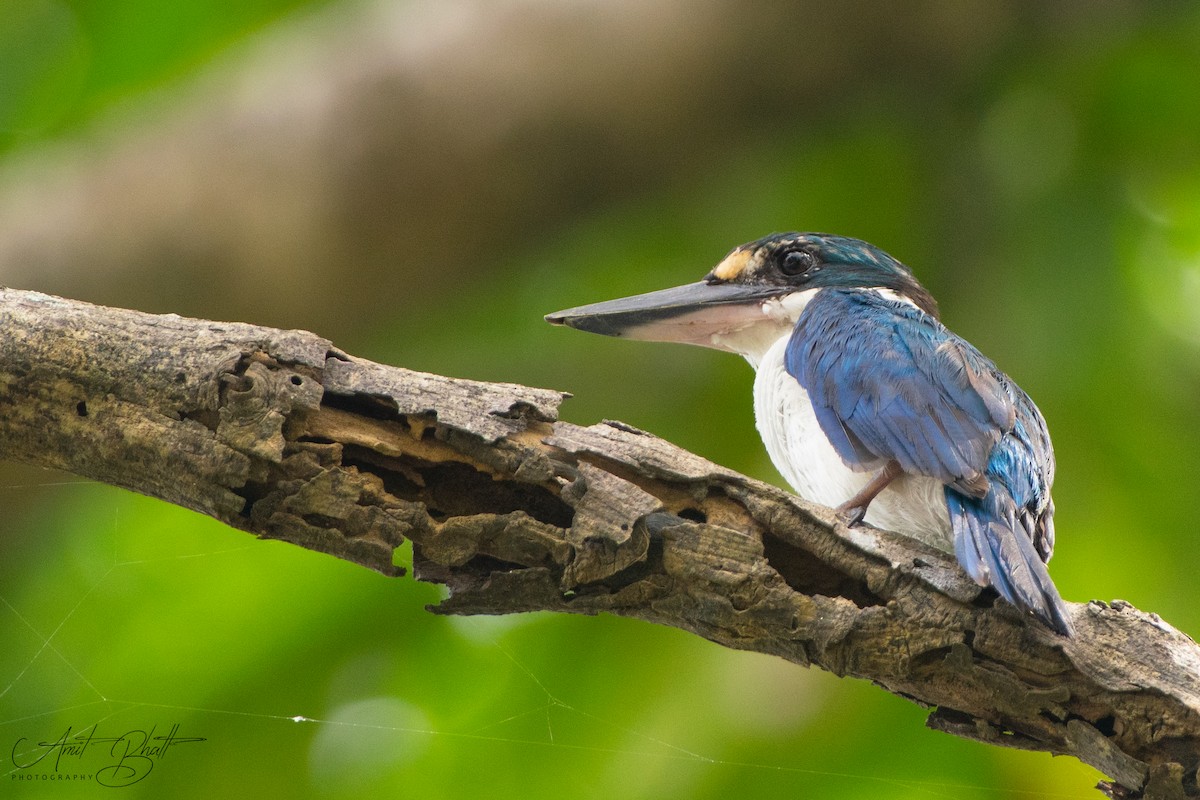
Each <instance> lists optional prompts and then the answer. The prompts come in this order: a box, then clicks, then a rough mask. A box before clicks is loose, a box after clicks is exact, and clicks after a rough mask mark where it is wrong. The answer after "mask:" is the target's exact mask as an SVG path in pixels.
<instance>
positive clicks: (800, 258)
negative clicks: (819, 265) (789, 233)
mask: <svg viewBox="0 0 1200 800" xmlns="http://www.w3.org/2000/svg"><path fill="white" fill-rule="evenodd" d="M816 262H817V259H816V257H815V256H814V255H813V254H812V253H811V252H809V251H808V250H789V251H787V252H786V253H784V254H783V257H782V258H780V259H779V271H780V272H782V273H783V274H784V275H800V274H803V273H805V272H808V271H809V270H810V269H812V268H813V265H814V264H816Z"/></svg>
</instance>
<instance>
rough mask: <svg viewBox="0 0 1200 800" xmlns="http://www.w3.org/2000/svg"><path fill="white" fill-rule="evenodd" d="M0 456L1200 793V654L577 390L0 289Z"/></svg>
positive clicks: (483, 604)
mask: <svg viewBox="0 0 1200 800" xmlns="http://www.w3.org/2000/svg"><path fill="white" fill-rule="evenodd" d="M0 326H2V329H3V331H4V336H3V338H2V341H0V408H2V410H3V413H0V455H3V456H6V457H8V458H12V459H17V460H20V461H25V462H29V463H32V464H37V465H42V466H48V467H55V468H58V469H63V470H67V471H70V472H73V473H76V474H78V475H83V476H86V477H88V478H92V479H94V480H98V481H103V482H105V483H110V484H115V485H118V486H123V487H125V488H128V489H131V490H134V491H137V492H142V493H144V494H147V495H151V496H154V497H158V498H161V499H163V500H166V501H168V502H171V503H176V504H178V505H181V506H184V507H187V508H191V509H194V510H196V511H199V512H201V513H204V514H208V515H210V516H212V517H215V518H217V519H219V520H221V521H223V522H225V523H226V524H228V525H232V526H234V527H237V528H240V529H243V530H246V531H249V532H251V533H254V534H256V535H257V536H259V537H262V538H270V539H283V540H286V541H289V542H292V543H294V544H297V545H299V546H301V547H305V548H308V549H310V550H317V551H320V552H324V553H328V554H330V555H335V556H337V557H339V558H343V559H346V560H348V561H352V562H354V563H357V564H360V565H362V566H365V567H369V568H371V569H374V570H377V571H379V572H381V573H384V574H386V575H399V574H401V572H402V570H401V569H400V568H398V567H397V566H396V565H395V563H394V560H393V552H394V551H395V549H396V548H397V547H398V546H399V545H400V544H401V543H402V542H403V541H404V540H405V539H410V540H411V541H412V543H413V560H414V565H415V570H416V577H417V578H419V579H421V580H425V581H432V582H438V583H443V584H445V585H446V586H447V587H448V588H449V590H450V595H449V597H448V598H447V599H446V600H445V601H443V602H442V603H441V604H440V605H438V606H437V607H435V608H433V609H432V610H433V611H435V612H437V613H443V614H505V613H511V612H517V611H530V610H552V611H563V612H571V613H576V614H596V613H600V612H609V613H613V614H620V615H623V616H629V617H636V618H639V619H645V620H650V621H653V622H658V623H661V624H664V625H671V626H674V627H677V628H682V629H684V630H688V631H691V632H693V633H696V634H698V635H700V636H703V637H705V638H707V639H710V640H712V641H714V642H717V643H719V644H722V645H725V646H727V647H735V648H739V649H745V650H755V651H759V652H764V653H771V654H774V655H777V656H780V657H783V658H786V659H788V660H789V661H792V662H793V663H795V664H798V665H802V666H808V665H813V666H817V667H820V668H822V669H825V670H828V671H830V672H833V673H834V674H836V675H845V676H853V677H857V678H862V679H866V680H870V681H872V682H873V683H875V684H877V685H878V686H880V687H882V688H883V689H886V690H887V691H889V692H892V693H894V694H898V695H900V696H903V697H906V698H908V699H910V700H912V701H913V702H916V703H918V704H920V705H922V706H924V707H926V708H928V709H929V710H930V713H929V718H928V724H929V725H930V726H931V727H934V728H936V729H938V730H943V731H946V732H948V733H953V734H955V735H958V736H963V737H966V738H970V739H976V740H979V741H983V742H987V743H990V744H996V745H1001V746H1006V747H1018V748H1024V749H1030V750H1045V751H1049V752H1052V753H1057V754H1069V755H1072V756H1075V757H1076V758H1078V759H1080V760H1081V761H1084V762H1086V763H1088V764H1090V765H1092V766H1094V767H1096V768H1097V769H1099V770H1101V771H1102V772H1104V773H1105V774H1106V775H1108V776H1110V778H1111V781H1109V782H1105V783H1102V784H1101V788H1102V789H1103V790H1104V791H1106V792H1107V793H1108V794H1109V795H1110V796H1113V797H1152V798H1175V797H1191V796H1196V795H1198V794H1200V789H1198V788H1197V785H1196V769H1197V765H1198V764H1200V680H1198V678H1197V674H1198V668H1200V649H1198V648H1197V647H1196V645H1195V643H1194V642H1192V640H1191V639H1190V638H1188V637H1187V636H1185V635H1184V634H1182V633H1180V632H1179V631H1176V630H1175V629H1174V628H1172V627H1171V626H1170V625H1168V624H1167V623H1165V622H1163V621H1162V620H1160V619H1159V618H1158V617H1157V616H1156V615H1154V614H1148V613H1145V612H1142V611H1139V610H1137V609H1136V608H1133V607H1132V606H1130V605H1128V604H1126V603H1123V602H1120V601H1115V602H1113V603H1111V604H1106V603H1102V602H1098V601H1093V602H1091V603H1088V604H1086V605H1084V604H1071V614H1072V618H1073V621H1074V624H1075V627H1076V630H1077V632H1078V633H1077V636H1076V637H1075V638H1074V639H1071V640H1068V639H1065V638H1063V637H1060V636H1057V635H1055V634H1054V633H1052V632H1050V631H1049V630H1047V629H1046V628H1044V627H1042V626H1040V625H1039V624H1037V623H1036V622H1034V621H1033V620H1031V619H1029V618H1027V617H1024V616H1022V615H1020V614H1019V613H1017V612H1016V611H1015V610H1014V609H1012V608H1011V607H1009V606H1007V605H1006V604H1004V603H1002V602H999V601H997V600H996V597H995V595H994V594H993V593H992V592H991V591H990V590H981V589H980V588H979V587H978V586H976V585H974V584H973V583H971V582H970V580H969V579H968V578H967V577H966V576H965V574H964V573H963V572H962V571H961V570H960V569H959V568H958V566H957V565H956V563H955V562H954V560H953V559H952V558H951V557H950V556H948V555H947V554H944V553H941V552H939V551H936V550H932V549H929V548H928V547H926V546H924V545H922V544H920V543H918V542H915V541H912V540H910V539H907V538H905V537H902V536H898V535H896V534H891V533H887V532H883V531H877V530H874V529H872V528H870V527H858V528H854V529H847V528H845V527H844V526H842V525H841V524H840V523H839V522H838V521H837V519H836V517H835V516H834V514H833V512H832V511H830V510H829V509H826V508H821V507H817V506H813V505H810V504H808V503H805V502H804V501H802V500H800V499H798V498H796V497H793V496H791V495H789V494H787V493H785V492H783V491H780V490H779V489H776V488H774V487H771V486H768V485H766V484H763V483H760V482H758V481H755V480H752V479H750V478H747V477H745V476H742V475H739V474H737V473H734V472H732V471H730V470H727V469H724V468H722V467H720V466H717V465H715V464H712V463H710V462H708V461H705V460H704V459H702V458H700V457H698V456H696V455H693V454H691V453H688V452H686V451H684V450H681V449H679V448H677V447H675V446H673V445H671V444H669V443H667V442H664V441H662V440H660V439H657V438H655V437H654V436H651V435H650V434H647V433H644V432H642V431H639V430H636V429H634V428H631V427H629V426H627V425H623V424H621V423H618V422H605V423H603V424H599V425H593V426H591V427H580V426H577V425H573V424H570V423H567V422H562V421H559V420H558V419H557V409H558V406H559V403H560V402H561V401H562V400H563V399H564V397H565V395H564V394H562V393H560V392H556V391H550V390H546V389H534V388H529V387H524V386H517V385H511V384H494V383H480V382H475V381H468V380H458V379H453V378H445V377H440V376H436V375H428V374H423V373H417V372H412V371H409V370H405V369H401V368H396V367H388V366H383V365H380V364H375V363H372V362H369V361H365V360H362V359H358V358H354V357H352V356H350V355H347V354H346V353H343V352H341V351H340V350H338V349H337V348H336V347H334V346H333V345H332V344H331V343H330V342H328V341H326V340H324V339H322V338H320V337H318V336H315V335H313V334H310V333H307V332H303V331H284V330H275V329H270V328H262V327H256V326H253V325H246V324H239V323H220V322H209V321H202V320H191V319H185V318H181V317H178V316H175V315H165V316H157V315H150V314H144V313H139V312H134V311H126V310H120V309H112V308H103V307H98V306H91V305H88V304H84V303H79V302H74V301H69V300H63V299H59V298H55V297H50V296H47V295H42V294H37V293H33V292H23V291H15V290H2V291H0Z"/></svg>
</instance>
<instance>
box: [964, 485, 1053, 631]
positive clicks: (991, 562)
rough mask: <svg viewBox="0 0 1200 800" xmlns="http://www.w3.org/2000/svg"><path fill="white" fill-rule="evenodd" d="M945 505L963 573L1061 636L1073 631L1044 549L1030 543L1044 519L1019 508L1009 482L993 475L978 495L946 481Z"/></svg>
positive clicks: (1037, 535)
mask: <svg viewBox="0 0 1200 800" xmlns="http://www.w3.org/2000/svg"><path fill="white" fill-rule="evenodd" d="M989 477H992V476H989ZM946 505H947V506H948V507H949V510H950V524H951V527H952V528H953V529H954V550H955V555H956V556H957V557H958V562H959V564H961V565H962V567H963V569H965V570H966V571H967V574H968V575H970V576H971V577H972V578H973V579H974V580H975V582H976V583H979V584H980V585H983V586H992V587H994V588H995V589H996V591H997V592H999V593H1000V596H1001V597H1003V598H1004V599H1005V600H1007V601H1008V602H1009V603H1012V604H1013V605H1014V606H1016V607H1017V608H1019V609H1022V610H1023V611H1028V612H1030V613H1031V614H1033V615H1034V616H1035V617H1037V618H1038V619H1039V620H1041V621H1042V622H1044V623H1045V624H1046V625H1048V626H1049V627H1051V628H1053V629H1054V630H1056V631H1058V632H1059V633H1061V634H1063V635H1064V636H1071V635H1073V633H1074V629H1073V627H1072V625H1071V620H1070V617H1069V615H1068V613H1067V609H1066V605H1065V604H1064V603H1063V600H1062V597H1061V596H1060V595H1059V593H1058V589H1057V588H1055V586H1054V582H1053V581H1052V580H1051V579H1050V573H1049V572H1048V571H1047V570H1046V564H1045V562H1044V561H1043V554H1042V553H1039V552H1038V550H1037V549H1036V548H1035V547H1034V542H1035V541H1039V539H1040V538H1042V537H1043V536H1044V535H1045V534H1044V533H1043V532H1042V531H1040V530H1038V527H1039V525H1043V524H1044V522H1042V521H1040V520H1039V519H1038V516H1037V515H1035V514H1031V513H1029V512H1028V511H1026V510H1025V509H1019V508H1018V506H1017V504H1016V503H1015V502H1014V501H1013V498H1012V496H1011V495H1010V494H1009V492H1008V490H1007V488H1006V487H1005V486H1004V485H1003V484H1002V483H1000V482H998V481H996V480H992V486H991V490H990V491H989V492H988V494H987V495H986V496H985V497H983V498H982V499H977V498H974V497H968V496H964V495H962V494H959V493H958V492H957V491H955V490H954V489H953V488H951V487H949V486H947V487H946ZM1051 513H1052V512H1051Z"/></svg>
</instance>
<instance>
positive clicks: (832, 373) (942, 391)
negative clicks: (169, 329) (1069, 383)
mask: <svg viewBox="0 0 1200 800" xmlns="http://www.w3.org/2000/svg"><path fill="white" fill-rule="evenodd" d="M546 320H547V321H548V322H550V323H553V324H556V325H567V326H570V327H572V328H577V329H579V330H583V331H589V332H592V333H599V334H605V335H608V336H619V337H624V338H629V339H640V340H646V341H656V342H682V343H686V344H693V345H700V346H702V347H709V348H715V349H717V350H724V351H728V352H732V353H736V354H738V355H741V356H743V357H744V358H745V359H746V360H747V361H749V362H750V365H751V366H752V367H753V368H754V369H755V378H754V416H755V423H756V425H757V427H758V431H759V433H760V434H761V436H762V439H763V443H764V444H765V445H766V449H767V452H768V453H769V455H770V457H771V460H772V462H773V463H774V464H775V466H776V468H777V469H778V470H779V472H780V474H781V475H782V476H783V477H784V478H785V479H786V480H787V482H788V483H789V484H790V485H791V486H792V488H793V489H794V490H795V491H796V492H797V494H799V495H800V496H801V497H803V498H805V499H807V500H810V501H812V502H814V503H819V504H821V505H824V506H830V507H833V508H835V509H836V510H837V512H838V514H839V516H840V517H841V518H842V519H843V521H845V523H846V524H848V525H851V526H853V525H858V524H860V523H862V522H866V523H868V524H870V525H873V526H875V527H876V528H881V529H884V530H890V531H895V532H897V533H901V534H905V535H908V536H911V537H913V538H916V539H919V540H921V541H924V542H926V543H928V544H930V545H932V546H934V547H937V548H939V549H942V550H944V551H946V552H950V553H954V554H955V556H956V558H957V559H958V563H959V564H960V565H961V566H962V568H963V569H964V570H965V571H966V572H967V574H968V575H970V576H971V578H972V579H974V581H975V582H976V583H978V584H980V585H981V586H991V587H992V588H994V589H995V590H996V592H997V593H998V594H999V595H1000V597H1002V598H1004V599H1005V600H1006V601H1008V602H1009V603H1011V604H1012V605H1014V606H1016V607H1017V608H1018V609H1020V610H1021V611H1023V612H1025V613H1027V614H1031V615H1032V616H1033V617H1035V618H1036V619H1038V620H1040V621H1041V622H1042V623H1044V624H1045V625H1047V626H1048V627H1050V628H1051V629H1053V630H1054V631H1056V632H1057V633H1059V634H1061V635H1063V636H1071V635H1072V633H1073V628H1072V625H1071V621H1070V615H1069V613H1068V610H1067V607H1066V605H1065V604H1064V602H1063V600H1062V598H1061V596H1060V595H1059V593H1058V590H1057V588H1056V587H1055V586H1054V583H1053V581H1052V580H1051V578H1050V573H1049V572H1048V570H1047V568H1046V563H1047V562H1048V561H1049V560H1050V556H1051V554H1052V553H1053V550H1054V503H1053V502H1052V500H1051V499H1050V487H1051V484H1052V483H1053V481H1054V451H1053V449H1052V447H1051V444H1050V435H1049V433H1048V431H1047V429H1046V421H1045V419H1043V417H1042V414H1041V412H1040V411H1039V410H1038V408H1037V406H1036V405H1034V403H1033V401H1032V400H1031V399H1030V398H1029V395H1027V394H1026V393H1025V392H1024V391H1022V390H1021V388H1020V387H1019V386H1017V385H1016V383H1014V382H1013V381H1012V379H1011V378H1009V377H1008V376H1007V375H1005V374H1004V373H1003V372H1001V371H1000V370H999V369H998V368H997V367H996V365H995V364H994V363H992V361H991V360H989V359H988V358H987V357H986V356H984V355H983V354H982V353H980V352H979V350H977V349H976V348H975V347H973V346H972V345H971V344H970V343H969V342H967V341H966V340H965V339H963V338H962V337H960V336H958V335H956V334H954V333H952V332H951V331H950V330H948V329H947V328H946V327H945V326H944V325H943V324H942V323H941V321H940V319H939V314H938V306H937V302H936V301H935V300H934V299H933V297H932V296H931V295H930V294H929V292H928V291H926V289H925V288H924V287H923V286H922V285H921V284H920V283H919V282H918V281H917V279H916V278H915V277H914V276H913V273H912V270H910V269H909V268H908V267H907V266H905V265H904V264H902V263H901V262H900V261H898V260H896V259H895V258H893V257H892V256H890V255H888V254H887V253H885V252H884V251H883V250H880V249H879V248H878V247H875V246H874V245H871V244H868V243H867V242H864V241H862V240H859V239H852V238H849V237H844V236H835V235H831V234H824V233H781V234H772V235H770V236H766V237H763V238H762V239H758V240H756V241H753V242H749V243H747V244H743V245H741V246H739V247H735V248H734V249H733V250H732V251H730V252H729V254H728V255H726V256H725V258H724V259H723V260H722V261H721V262H720V263H719V264H718V265H717V266H716V267H715V268H714V269H713V270H712V271H711V272H709V273H708V275H706V276H705V277H704V279H703V280H701V281H699V282H696V283H689V284H686V285H684V286H678V287H675V288H672V289H663V290H661V291H656V292H649V293H647V294H640V295H635V296H633V297H625V298H621V299H619V300H610V301H607V302H602V303H594V304H592V305H585V306H580V307H578V308H571V309H567V310H565V311H559V312H556V313H554V314H549V315H547V317H546Z"/></svg>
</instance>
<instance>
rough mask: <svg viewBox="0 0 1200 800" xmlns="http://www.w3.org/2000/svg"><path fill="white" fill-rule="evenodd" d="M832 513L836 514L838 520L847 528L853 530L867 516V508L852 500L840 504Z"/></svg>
mask: <svg viewBox="0 0 1200 800" xmlns="http://www.w3.org/2000/svg"><path fill="white" fill-rule="evenodd" d="M834 511H835V512H837V515H838V519H840V520H841V521H842V523H843V524H844V525H845V526H846V527H847V528H853V527H854V526H856V525H858V524H859V523H861V522H862V521H863V517H865V516H867V506H866V505H863V504H860V503H855V502H854V501H853V500H850V501H848V502H845V503H842V504H841V505H840V506H838V507H837V508H835V509H834Z"/></svg>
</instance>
